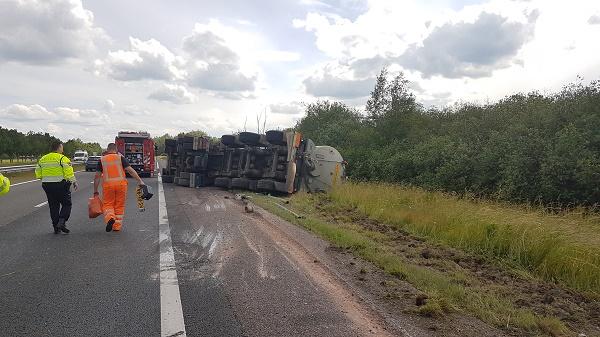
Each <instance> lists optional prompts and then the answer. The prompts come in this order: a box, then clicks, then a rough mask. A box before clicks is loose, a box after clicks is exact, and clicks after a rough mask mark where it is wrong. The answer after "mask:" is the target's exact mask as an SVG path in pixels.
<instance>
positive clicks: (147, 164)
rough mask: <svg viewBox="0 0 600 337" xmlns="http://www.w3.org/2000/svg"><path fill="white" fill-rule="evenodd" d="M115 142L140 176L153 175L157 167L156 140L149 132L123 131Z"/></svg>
mask: <svg viewBox="0 0 600 337" xmlns="http://www.w3.org/2000/svg"><path fill="white" fill-rule="evenodd" d="M115 144H117V149H118V151H119V153H121V154H122V155H123V156H125V158H126V159H127V161H128V162H129V164H131V167H132V168H133V169H134V170H136V171H137V172H138V174H139V175H140V176H145V177H153V176H154V169H155V165H156V162H155V159H154V150H155V147H154V140H153V139H152V137H150V134H149V133H148V132H144V131H139V132H132V131H121V132H119V134H118V135H117V137H115Z"/></svg>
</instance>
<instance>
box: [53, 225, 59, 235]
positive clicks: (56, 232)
mask: <svg viewBox="0 0 600 337" xmlns="http://www.w3.org/2000/svg"><path fill="white" fill-rule="evenodd" d="M52 227H53V228H54V234H58V233H60V228H58V227H56V226H55V225H52Z"/></svg>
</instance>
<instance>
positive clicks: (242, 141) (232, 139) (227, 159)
mask: <svg viewBox="0 0 600 337" xmlns="http://www.w3.org/2000/svg"><path fill="white" fill-rule="evenodd" d="M165 151H166V153H167V155H168V164H167V167H165V168H163V171H162V175H163V177H162V179H163V182H165V183H171V182H172V183H175V184H177V185H180V186H187V187H201V186H213V185H214V186H218V187H223V188H231V189H240V190H251V191H260V192H273V193H281V194H291V193H294V192H297V191H300V190H305V191H309V192H318V191H327V190H329V189H330V188H331V187H332V186H334V185H336V184H338V183H340V182H341V181H342V180H343V179H345V166H344V163H345V162H344V160H343V158H342V156H341V155H340V153H339V152H338V151H337V150H336V149H334V148H333V147H330V146H316V145H315V144H314V142H313V141H312V140H310V139H305V138H303V136H302V134H300V133H298V132H294V131H279V130H271V131H267V132H266V133H265V134H257V133H253V132H240V133H239V134H235V135H223V136H222V137H221V139H220V141H219V142H214V141H211V140H210V139H209V138H206V137H187V136H180V137H178V138H177V139H167V140H166V141H165Z"/></svg>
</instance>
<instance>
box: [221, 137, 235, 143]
mask: <svg viewBox="0 0 600 337" xmlns="http://www.w3.org/2000/svg"><path fill="white" fill-rule="evenodd" d="M221 143H223V145H226V146H232V145H234V144H235V136H234V135H222V136H221Z"/></svg>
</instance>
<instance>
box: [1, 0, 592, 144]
mask: <svg viewBox="0 0 600 337" xmlns="http://www.w3.org/2000/svg"><path fill="white" fill-rule="evenodd" d="M599 41H600V1H597V0H592V1H584V0H572V1H568V2H567V1H558V0H556V1H554V0H553V1H550V0H529V1H526V0H523V1H517V0H490V1H483V0H481V1H477V0H430V1H417V0H389V1H385V0H330V1H326V0H257V1H247V0H227V1H204V0H144V1H141V0H138V1H134V0H130V1H122V0H0V126H2V127H8V128H16V129H18V130H20V131H22V132H26V131H30V130H31V131H36V132H49V133H51V134H53V135H56V136H57V137H59V138H61V139H63V140H67V139H70V138H81V139H82V140H84V141H92V142H100V143H101V144H103V145H104V144H106V143H108V142H110V141H111V140H112V139H114V136H115V135H116V133H117V132H118V131H119V130H144V131H149V132H150V133H151V134H152V135H153V136H158V135H162V134H164V133H169V134H172V135H176V134H178V133H180V132H183V131H190V130H203V131H206V132H207V133H208V134H210V135H212V136H220V135H222V134H227V133H233V132H238V131H243V130H248V131H256V130H257V125H258V123H257V119H260V120H261V123H260V125H261V128H262V125H263V123H265V124H266V128H267V129H281V128H287V127H292V126H294V124H295V123H296V122H297V121H298V120H299V119H300V118H301V117H302V116H303V112H304V106H305V105H306V104H309V103H311V102H315V101H318V100H336V101H343V102H345V103H346V104H348V105H349V106H352V107H356V108H358V109H362V108H363V107H364V105H365V104H366V101H367V99H368V96H369V94H370V92H371V90H372V89H373V86H374V83H375V78H376V76H377V74H378V73H379V72H380V70H381V69H382V68H383V67H387V69H388V70H389V73H390V76H395V75H396V74H398V73H400V72H403V73H404V75H405V77H406V78H407V79H408V80H409V81H410V87H411V88H412V90H413V93H414V94H415V95H416V97H417V100H418V101H419V102H421V103H422V104H423V105H425V106H445V105H451V104H454V103H457V102H465V101H469V102H476V103H487V102H493V101H496V100H498V99H501V98H502V97H504V96H506V95H510V94H514V93H518V92H528V91H532V90H537V91H540V92H543V93H552V92H555V91H557V90H560V88H561V87H563V86H564V85H566V84H569V83H572V82H575V81H578V78H582V79H583V80H582V81H583V82H585V83H587V82H589V81H592V80H597V79H600V57H599V55H600V42H599ZM579 80H580V79H579ZM265 120H266V121H265Z"/></svg>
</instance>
